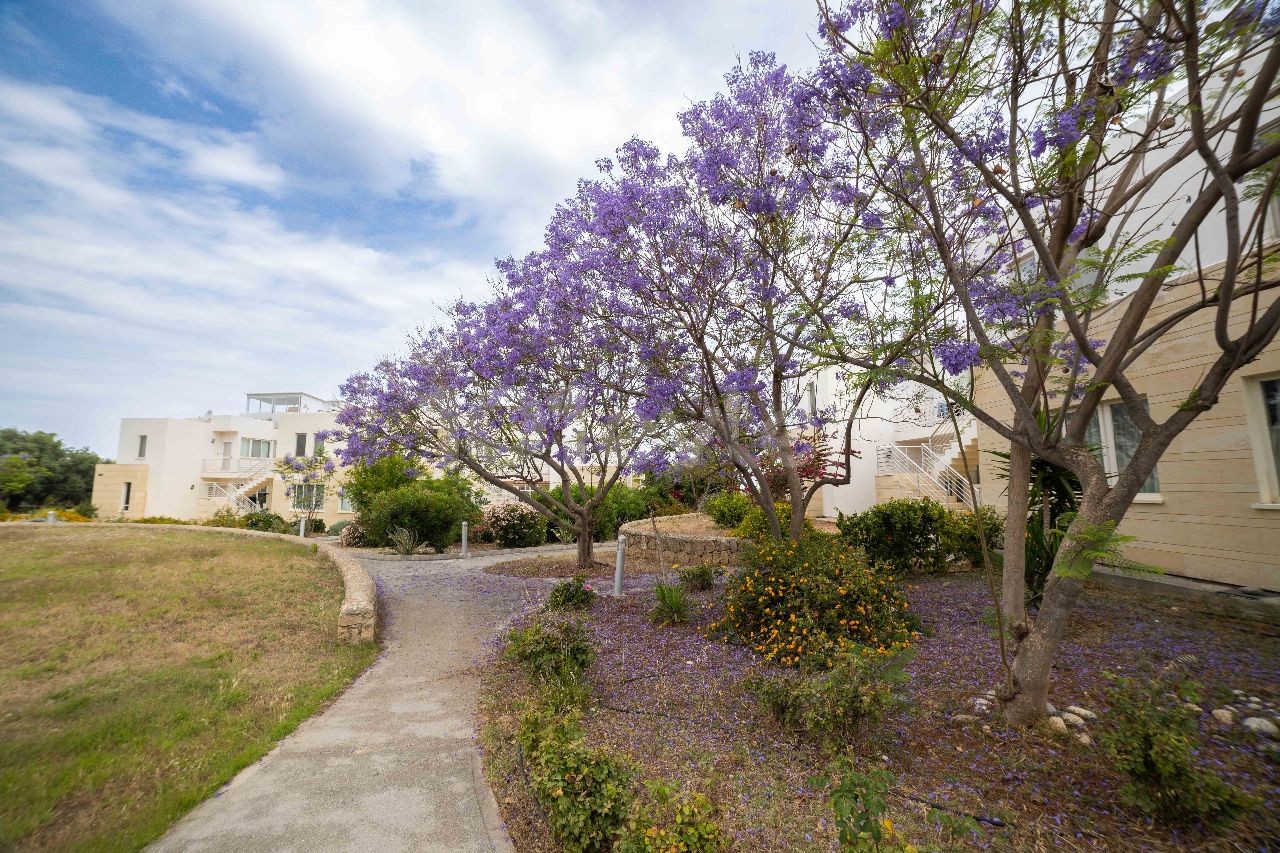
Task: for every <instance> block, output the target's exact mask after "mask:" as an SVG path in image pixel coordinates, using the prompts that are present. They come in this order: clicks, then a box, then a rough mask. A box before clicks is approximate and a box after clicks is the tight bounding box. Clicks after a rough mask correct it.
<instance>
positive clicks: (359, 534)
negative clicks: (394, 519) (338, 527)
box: [338, 519, 369, 548]
mask: <svg viewBox="0 0 1280 853" xmlns="http://www.w3.org/2000/svg"><path fill="white" fill-rule="evenodd" d="M338 544H340V545H342V547H344V548H359V547H361V546H362V545H368V544H369V541H368V540H367V539H365V536H364V527H363V525H361V524H360V520H359V519H354V520H352V521H348V522H347V523H346V526H345V527H343V528H342V532H341V533H340V534H338Z"/></svg>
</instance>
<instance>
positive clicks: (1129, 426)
mask: <svg viewBox="0 0 1280 853" xmlns="http://www.w3.org/2000/svg"><path fill="white" fill-rule="evenodd" d="M1110 409H1111V431H1112V435H1113V437H1114V441H1115V443H1114V445H1113V446H1114V447H1115V453H1116V472H1117V473H1118V472H1120V471H1123V470H1124V469H1125V468H1126V467H1128V465H1129V460H1131V459H1133V454H1134V452H1135V451H1136V450H1137V449H1138V442H1139V441H1141V440H1142V433H1141V432H1140V431H1139V430H1138V427H1137V426H1136V425H1135V424H1134V423H1133V418H1132V417H1131V416H1130V414H1129V406H1128V404H1126V403H1112V404H1111V406H1110ZM1142 410H1143V411H1144V412H1145V411H1147V403H1146V401H1145V400H1144V401H1143V402H1142ZM1138 491H1139V492H1140V493H1143V494H1153V495H1154V494H1159V493H1160V478H1159V476H1157V474H1156V472H1155V470H1154V469H1153V470H1152V471H1151V475H1150V476H1148V477H1147V480H1146V482H1144V483H1143V484H1142V488H1140V489H1138Z"/></svg>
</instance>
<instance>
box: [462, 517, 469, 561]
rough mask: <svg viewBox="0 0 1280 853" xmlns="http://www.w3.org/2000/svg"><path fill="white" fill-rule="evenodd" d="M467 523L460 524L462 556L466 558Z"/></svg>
mask: <svg viewBox="0 0 1280 853" xmlns="http://www.w3.org/2000/svg"><path fill="white" fill-rule="evenodd" d="M468 526H469V525H468V524H467V522H465V521H464V522H462V556H463V557H466V556H467V527H468Z"/></svg>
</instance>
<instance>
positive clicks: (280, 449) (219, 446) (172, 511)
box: [93, 391, 354, 524]
mask: <svg viewBox="0 0 1280 853" xmlns="http://www.w3.org/2000/svg"><path fill="white" fill-rule="evenodd" d="M336 417H337V407H336V404H335V403H334V402H333V401H330V400H325V399H322V398H320V397H317V396H315V395H313V394H306V393H302V392H298V391H289V392H267V393H256V394H248V395H246V400H245V410H244V412H242V413H240V414H234V415H215V414H213V413H212V412H208V413H206V414H205V415H204V416H203V417H198V418H124V419H122V420H121V421H120V442H119V445H118V448H117V451H116V460H117V461H116V462H115V463H114V464H105V465H98V466H97V470H96V471H95V474H94V484H93V504H94V506H96V507H97V509H98V516H99V518H103V519H110V518H125V519H137V518H143V517H145V516H154V515H164V516H171V517H173V518H181V519H193V520H196V519H204V518H208V517H210V516H212V515H213V514H214V512H216V511H217V510H218V509H220V508H223V507H232V508H234V509H236V510H237V511H239V512H250V511H252V510H255V509H269V510H271V511H273V512H277V513H279V514H281V515H283V516H285V517H286V518H289V517H291V515H292V513H293V512H294V510H295V507H294V503H295V502H297V501H300V500H303V499H304V497H303V496H302V495H297V496H289V495H286V494H285V484H284V481H283V480H282V479H281V478H280V477H279V476H277V475H276V473H275V470H274V469H275V464H276V461H277V460H278V459H281V458H283V457H284V456H285V454H293V455H295V456H307V455H310V454H312V453H314V452H315V451H316V450H317V449H323V442H322V441H320V440H318V439H317V438H316V433H319V432H324V431H325V430H329V429H332V428H333V427H334V424H335V418H336ZM320 502H321V505H322V507H323V508H322V511H321V512H320V513H319V514H318V516H319V517H320V518H323V519H324V521H325V523H326V524H333V523H334V522H337V521H340V520H342V519H349V518H352V517H354V516H353V511H352V508H351V506H350V504H349V503H348V502H347V501H346V500H345V499H344V498H343V497H342V496H341V495H340V494H339V490H338V489H337V488H336V487H334V488H330V490H329V493H327V494H323V496H321V497H320Z"/></svg>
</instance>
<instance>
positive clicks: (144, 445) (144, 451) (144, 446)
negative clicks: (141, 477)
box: [138, 435, 147, 459]
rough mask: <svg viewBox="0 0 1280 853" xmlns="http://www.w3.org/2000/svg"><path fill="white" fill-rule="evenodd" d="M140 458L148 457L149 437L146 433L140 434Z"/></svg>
mask: <svg viewBox="0 0 1280 853" xmlns="http://www.w3.org/2000/svg"><path fill="white" fill-rule="evenodd" d="M138 458H139V459H146V458H147V437H146V436H145V435H140V436H138Z"/></svg>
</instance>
